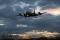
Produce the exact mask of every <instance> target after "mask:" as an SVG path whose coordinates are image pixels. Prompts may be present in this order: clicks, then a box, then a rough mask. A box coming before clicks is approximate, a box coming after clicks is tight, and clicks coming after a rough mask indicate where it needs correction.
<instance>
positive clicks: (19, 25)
mask: <svg viewBox="0 0 60 40" xmlns="http://www.w3.org/2000/svg"><path fill="white" fill-rule="evenodd" d="M17 27H18V28H19V27H28V25H24V24H17Z"/></svg>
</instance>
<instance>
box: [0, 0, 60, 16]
mask: <svg viewBox="0 0 60 40" xmlns="http://www.w3.org/2000/svg"><path fill="white" fill-rule="evenodd" d="M34 8H35V9H36V13H37V12H38V11H40V12H47V13H51V14H52V15H60V12H59V11H60V0H29V1H28V0H0V15H1V16H12V15H16V14H18V13H19V12H25V11H27V10H29V11H32V10H33V9H34ZM26 9H27V10H26Z"/></svg>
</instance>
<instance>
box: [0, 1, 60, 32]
mask: <svg viewBox="0 0 60 40" xmlns="http://www.w3.org/2000/svg"><path fill="white" fill-rule="evenodd" d="M34 8H35V11H36V13H37V12H42V13H44V14H43V15H41V16H38V17H37V18H36V17H35V18H34V17H33V18H27V19H25V18H23V17H17V16H16V15H17V14H19V13H24V12H26V11H31V12H33V9H34ZM2 26H4V27H2ZM34 26H35V27H34ZM26 27H27V28H28V29H29V30H31V29H33V28H34V29H39V27H40V28H45V29H47V30H49V31H58V32H60V0H0V31H1V30H2V28H8V29H7V31H8V30H9V31H10V30H13V28H18V29H16V31H17V30H19V28H20V29H23V30H25V28H26ZM9 28H11V29H9ZM27 28H26V29H27ZM28 29H27V30H28ZM4 30H6V29H4ZM14 30H15V29H14ZM23 30H21V31H23Z"/></svg>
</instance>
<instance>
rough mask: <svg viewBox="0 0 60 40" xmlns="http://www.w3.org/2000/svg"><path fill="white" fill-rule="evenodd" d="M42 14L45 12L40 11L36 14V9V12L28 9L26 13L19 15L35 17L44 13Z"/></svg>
mask: <svg viewBox="0 0 60 40" xmlns="http://www.w3.org/2000/svg"><path fill="white" fill-rule="evenodd" d="M42 14H44V13H40V12H38V13H37V14H36V13H35V10H34V12H33V13H32V12H29V11H27V12H26V13H24V14H22V13H19V14H18V15H17V16H24V17H33V16H38V15H42Z"/></svg>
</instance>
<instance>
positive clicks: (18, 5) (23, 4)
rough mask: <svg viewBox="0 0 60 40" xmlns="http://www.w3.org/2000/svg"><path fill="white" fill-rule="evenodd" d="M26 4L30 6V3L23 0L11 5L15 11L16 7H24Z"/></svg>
mask: <svg viewBox="0 0 60 40" xmlns="http://www.w3.org/2000/svg"><path fill="white" fill-rule="evenodd" d="M28 6H30V4H28V3H25V2H19V3H15V4H13V5H11V7H12V8H13V10H14V11H16V9H17V8H21V9H24V8H25V7H28Z"/></svg>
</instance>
